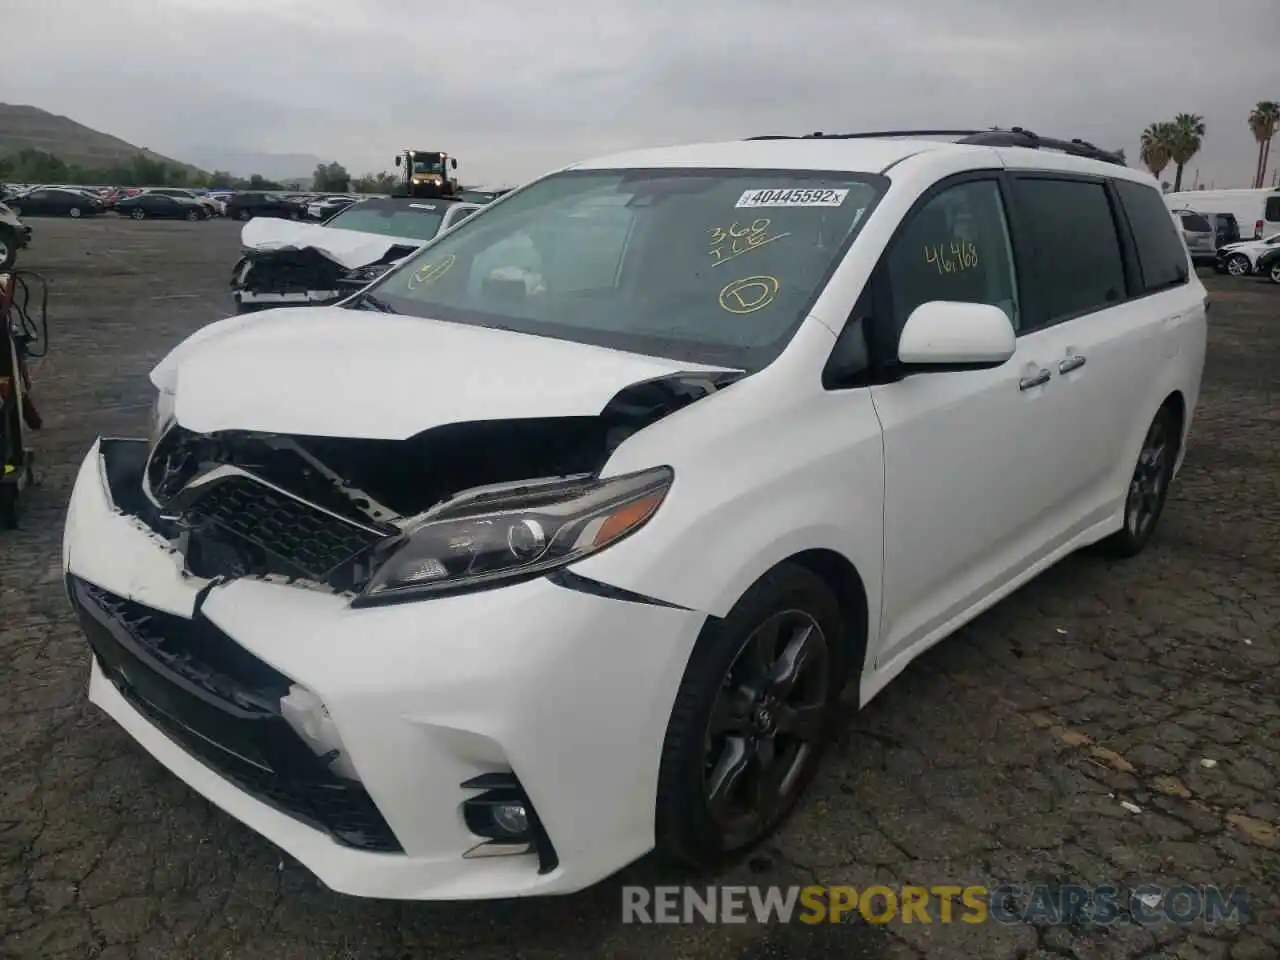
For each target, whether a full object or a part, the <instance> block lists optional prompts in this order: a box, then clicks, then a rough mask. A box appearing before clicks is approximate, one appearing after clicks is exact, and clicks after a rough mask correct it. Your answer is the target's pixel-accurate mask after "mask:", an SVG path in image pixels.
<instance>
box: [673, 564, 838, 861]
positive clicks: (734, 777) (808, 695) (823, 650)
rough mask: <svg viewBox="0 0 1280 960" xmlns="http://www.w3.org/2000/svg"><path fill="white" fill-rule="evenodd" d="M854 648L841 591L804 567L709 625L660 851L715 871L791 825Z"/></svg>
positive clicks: (677, 709) (757, 590)
mask: <svg viewBox="0 0 1280 960" xmlns="http://www.w3.org/2000/svg"><path fill="white" fill-rule="evenodd" d="M844 644H845V633H844V623H843V618H842V616H841V611H840V604H839V602H838V601H837V599H836V597H835V596H834V594H833V593H832V592H831V589H830V588H829V587H828V586H827V584H826V583H825V582H824V581H823V580H822V579H821V578H820V577H818V576H817V575H816V574H814V573H813V572H811V571H810V570H808V569H807V568H805V567H803V566H800V565H798V564H792V563H787V564H783V565H782V566H779V567H777V568H775V569H774V570H772V571H771V572H770V573H768V574H766V575H765V576H764V577H762V578H761V579H760V580H758V581H757V582H756V583H755V584H754V585H753V586H752V587H751V588H750V589H749V590H748V591H747V592H746V594H744V595H743V597H742V598H741V599H740V600H739V601H738V602H737V603H736V604H735V605H734V607H733V609H732V610H730V611H729V615H728V616H727V617H725V618H724V619H723V620H711V621H709V622H708V623H707V625H706V626H705V627H704V628H703V630H702V633H701V635H700V636H699V638H698V642H697V644H696V645H695V646H694V650H693V654H692V656H691V657H690V658H689V664H688V666H687V667H686V668H685V673H684V678H683V680H682V681H681V684H680V689H679V691H678V692H677V694H676V699H675V704H674V706H673V708H672V711H671V719H670V721H669V723H668V726H667V732H666V737H665V739H664V742H663V748H662V760H661V765H660V768H659V773H658V784H657V801H656V807H655V832H656V837H655V839H656V846H657V849H658V851H659V853H660V855H662V856H663V857H664V858H666V859H669V860H675V861H679V862H682V863H685V864H689V865H694V866H697V867H707V866H712V865H715V864H717V863H720V862H723V861H725V860H728V859H731V858H734V857H736V856H738V855H740V854H743V853H745V852H746V851H748V850H750V849H751V848H752V847H754V846H755V845H756V844H758V843H760V842H761V841H763V840H765V839H767V838H768V837H769V836H770V834H772V833H773V831H774V830H775V829H776V828H777V827H778V826H779V825H780V824H781V823H782V822H783V821H784V820H785V819H786V817H787V815H788V814H789V813H790V812H791V810H792V809H793V807H794V806H795V803H796V801H797V800H798V799H799V798H800V796H801V795H802V794H803V792H804V789H805V787H806V785H807V784H808V782H809V780H810V779H812V777H813V774H814V773H815V771H816V770H817V766H818V761H819V758H820V756H821V753H822V747H823V746H824V744H825V742H826V739H827V733H828V729H829V727H830V723H831V720H832V718H833V716H834V714H835V708H836V704H837V702H838V698H839V693H840V689H841V687H842V686H843V680H844V676H845V674H844V667H845V659H846V658H845V656H844V652H843V651H844ZM788 668H790V669H788ZM788 673H790V681H791V682H790V683H786V682H785V680H786V678H787V675H788Z"/></svg>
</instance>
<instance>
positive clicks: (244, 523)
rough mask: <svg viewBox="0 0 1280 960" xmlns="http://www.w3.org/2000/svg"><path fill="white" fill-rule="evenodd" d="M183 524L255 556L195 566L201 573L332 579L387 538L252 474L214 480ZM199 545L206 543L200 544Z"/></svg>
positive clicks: (197, 533) (206, 553) (186, 513)
mask: <svg viewBox="0 0 1280 960" xmlns="http://www.w3.org/2000/svg"><path fill="white" fill-rule="evenodd" d="M182 522H183V524H184V525H185V526H187V527H189V528H190V529H191V530H192V532H193V534H194V538H195V540H196V541H198V540H199V539H200V538H201V537H203V536H206V535H210V536H212V537H213V538H214V539H217V540H219V541H221V542H223V543H224V544H225V545H226V546H227V547H228V549H229V551H236V552H238V553H240V554H245V553H248V554H249V555H248V556H244V557H242V562H241V565H240V566H239V567H234V566H233V568H231V569H225V570H224V569H208V570H193V572H195V573H197V574H199V575H201V576H211V575H216V574H219V573H225V574H229V575H232V576H240V575H243V574H245V573H251V572H259V571H266V572H280V573H285V574H288V575H292V576H303V577H307V578H309V579H311V580H315V581H317V582H320V583H329V582H332V581H333V580H334V578H335V576H337V575H338V573H339V571H341V570H343V568H345V567H348V566H350V565H351V564H353V563H355V562H357V561H358V560H359V559H360V558H362V557H364V556H365V555H366V554H367V553H368V551H369V550H370V549H372V547H373V546H374V545H375V544H377V543H378V542H379V541H380V540H382V539H383V536H382V534H379V533H375V532H373V531H371V530H366V529H364V528H362V527H360V526H357V525H356V524H354V523H351V522H349V521H347V520H344V519H342V518H340V517H336V516H334V515H333V514H330V513H327V512H326V511H324V510H320V509H318V508H316V507H314V506H311V505H310V504H308V503H305V502H304V501H301V500H297V499H295V498H293V497H291V496H288V495H287V494H284V493H281V492H279V491H277V490H275V489H273V488H272V487H269V486H267V485H265V484H262V483H258V482H257V481H255V480H251V479H249V478H247V477H230V478H227V479H225V480H221V481H219V482H217V483H214V484H210V487H209V490H208V491H207V492H206V493H205V494H204V495H203V496H202V497H201V498H200V499H199V500H197V501H196V502H195V503H194V504H192V505H191V506H190V507H189V508H187V510H186V511H184V513H183V515H182ZM194 546H196V547H197V548H198V547H199V546H200V545H199V543H198V542H197V543H196V544H194ZM237 548H249V549H248V550H244V549H240V550H238V551H237ZM212 553H213V552H212V551H207V550H206V551H204V552H203V554H201V552H200V551H199V550H198V549H197V550H196V551H195V555H193V556H191V557H189V560H193V561H196V560H197V556H200V555H203V556H206V557H208V556H211V555H212ZM197 562H198V561H197ZM339 579H350V578H349V577H348V578H339Z"/></svg>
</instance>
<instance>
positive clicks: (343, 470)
mask: <svg viewBox="0 0 1280 960" xmlns="http://www.w3.org/2000/svg"><path fill="white" fill-rule="evenodd" d="M742 376H743V374H742V373H740V372H725V373H721V372H715V373H709V374H702V373H683V374H675V375H672V376H668V377H662V378H659V379H655V380H648V381H643V382H640V383H635V384H632V385H631V386H629V387H626V388H624V389H623V390H621V391H619V392H618V393H617V394H616V395H615V396H614V397H613V399H612V400H611V401H610V402H609V403H608V404H607V405H606V407H605V409H604V410H603V411H602V412H601V413H600V414H598V415H596V416H586V417H550V418H541V419H503V420H487V421H471V422H463V423H449V424H445V425H443V426H439V427H435V428H433V429H430V430H427V431H425V432H423V433H420V434H418V435H416V436H413V437H410V438H408V439H406V440H371V439H336V438H328V437H311V436H293V435H281V434H268V433H254V432H244V431H221V432H217V433H210V434H199V433H195V432H192V431H189V430H186V429H185V428H183V427H181V426H179V425H174V426H172V427H170V428H169V429H168V430H167V431H166V432H165V433H164V435H163V436H162V437H161V438H160V439H159V440H158V441H157V442H156V443H155V445H154V447H153V448H152V450H151V451H150V454H149V455H148V456H147V457H146V460H145V464H144V463H141V462H139V463H135V464H134V466H133V467H128V466H117V467H115V469H116V470H117V471H123V472H126V473H133V474H135V476H132V477H130V476H115V477H112V476H110V473H111V471H112V469H113V467H112V465H111V464H110V463H108V466H107V468H108V473H109V476H108V481H109V485H110V487H111V488H112V491H113V495H114V496H115V498H116V505H117V507H118V508H119V509H121V510H123V511H124V512H126V513H129V514H132V515H134V516H135V517H136V518H137V519H139V520H140V521H141V522H143V523H144V524H145V525H146V526H148V527H150V528H151V529H152V530H153V531H154V532H155V533H156V534H158V535H159V536H161V537H163V538H164V539H166V540H168V541H169V542H170V543H171V544H172V545H173V547H174V548H175V549H176V550H177V551H178V553H180V554H181V555H182V557H183V558H184V562H185V568H186V570H187V572H188V573H190V574H192V575H194V576H198V577H201V578H204V579H211V580H212V579H232V578H239V577H263V578H284V579H286V580H289V581H301V582H305V583H307V584H309V585H311V586H313V587H320V588H323V589H327V590H331V591H335V592H343V593H345V592H352V591H358V590H360V589H361V588H362V587H363V585H364V584H366V583H367V582H368V581H369V578H370V577H371V575H372V573H373V571H374V570H375V569H376V568H377V566H378V563H379V562H380V558H381V557H383V556H385V555H386V553H387V552H388V551H389V550H393V549H394V548H395V547H396V546H397V545H398V544H399V543H400V542H401V541H402V539H403V538H404V536H405V535H406V533H407V531H409V530H410V529H411V528H412V527H413V526H414V525H415V524H417V523H419V522H421V519H422V518H423V516H424V514H428V513H429V512H430V511H432V510H433V509H435V508H438V507H440V505H442V504H445V503H447V502H452V501H455V500H458V499H461V498H463V497H465V496H468V495H470V496H472V497H475V496H476V495H481V496H488V495H490V494H489V492H490V491H492V490H495V489H496V490H498V491H505V492H506V493H508V494H510V493H512V492H520V491H522V490H524V489H533V488H536V487H538V486H539V485H545V484H548V483H554V482H574V481H575V480H576V481H587V480H591V479H593V478H595V477H596V476H598V475H599V473H600V471H601V470H602V469H603V467H604V466H605V464H606V463H607V462H608V460H609V457H610V456H611V455H612V454H613V452H614V451H615V450H616V449H617V448H618V447H619V446H620V445H621V444H622V443H623V442H624V441H625V440H626V439H627V438H628V437H630V436H632V435H633V434H635V433H637V432H638V431H640V430H643V429H645V428H646V427H648V426H650V425H651V424H653V423H656V422H657V421H658V420H661V419H662V418H664V417H666V416H668V415H670V414H672V413H674V412H676V411H677V410H680V409H681V408H683V407H685V406H688V405H689V404H691V403H694V402H696V401H697V400H700V399H702V398H704V397H707V396H710V395H711V394H713V393H715V392H717V391H718V390H721V389H723V388H724V387H726V386H728V385H730V384H732V383H734V382H736V381H737V380H739V379H741V377H742ZM137 446H139V447H141V446H142V445H141V444H137ZM104 459H105V458H104Z"/></svg>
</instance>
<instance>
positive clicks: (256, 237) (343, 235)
mask: <svg viewBox="0 0 1280 960" xmlns="http://www.w3.org/2000/svg"><path fill="white" fill-rule="evenodd" d="M480 207H481V205H480V204H476V203H461V202H458V201H451V200H414V199H409V198H399V197H397V198H377V199H370V200H363V201H360V202H358V203H352V204H351V205H350V206H348V207H346V208H345V209H343V210H342V211H341V212H340V213H338V214H336V215H335V216H333V217H330V218H329V219H328V220H326V221H325V222H324V223H322V224H315V223H305V222H301V221H296V220H285V219H283V218H276V217H255V218H253V219H252V220H250V221H249V222H248V223H246V224H245V225H244V229H243V230H242V231H241V233H240V244H241V246H242V247H243V248H244V256H242V257H241V258H240V260H239V261H238V262H237V263H236V265H235V269H234V270H233V271H232V275H231V295H232V298H233V299H234V301H235V305H236V310H237V312H238V313H248V312H251V311H254V310H261V309H265V308H267V307H281V306H297V305H307V304H310V305H313V306H315V305H323V304H328V303H334V302H336V301H338V300H341V299H342V298H343V297H346V296H349V295H351V294H352V293H354V292H355V291H356V290H358V289H360V288H361V287H363V286H367V285H368V284H369V283H371V282H373V281H374V280H376V279H378V278H379V277H380V276H382V275H383V274H384V273H386V272H387V271H388V270H390V269H391V268H392V267H394V266H395V265H396V264H398V263H400V262H401V261H402V260H404V259H405V258H406V257H408V256H411V255H412V254H413V253H414V252H415V251H416V250H417V249H418V248H419V247H421V246H422V245H423V244H424V243H426V242H427V241H428V240H430V239H432V238H433V237H435V236H436V235H437V234H439V233H441V232H443V231H445V230H448V229H450V228H451V227H453V226H454V225H455V224H458V223H460V222H462V221H463V220H465V219H466V218H467V217H468V216H470V215H471V214H472V213H474V212H475V211H477V210H479V209H480Z"/></svg>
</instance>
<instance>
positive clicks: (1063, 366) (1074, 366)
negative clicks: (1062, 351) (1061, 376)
mask: <svg viewBox="0 0 1280 960" xmlns="http://www.w3.org/2000/svg"><path fill="white" fill-rule="evenodd" d="M1083 366H1084V357H1082V356H1080V354H1078V353H1077V354H1075V355H1073V356H1070V357H1067V359H1065V360H1063V361H1062V362H1061V363H1060V364H1058V372H1059V373H1070V372H1071V371H1072V370H1079V369H1080V368H1081V367H1083Z"/></svg>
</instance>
